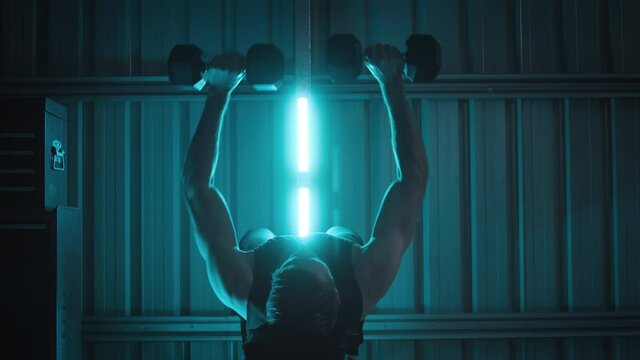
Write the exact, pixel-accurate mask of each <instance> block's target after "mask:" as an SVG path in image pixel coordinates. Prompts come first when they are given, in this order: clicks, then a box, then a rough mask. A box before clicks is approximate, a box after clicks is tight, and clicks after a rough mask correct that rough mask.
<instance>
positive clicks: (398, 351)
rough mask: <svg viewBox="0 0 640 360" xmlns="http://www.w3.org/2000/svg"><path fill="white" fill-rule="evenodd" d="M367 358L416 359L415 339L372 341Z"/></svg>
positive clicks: (375, 359) (374, 359)
mask: <svg viewBox="0 0 640 360" xmlns="http://www.w3.org/2000/svg"><path fill="white" fill-rule="evenodd" d="M367 355H368V356H367V359H371V360H377V359H415V358H416V354H415V342H414V341H372V342H371V344H369V346H368V353H367Z"/></svg>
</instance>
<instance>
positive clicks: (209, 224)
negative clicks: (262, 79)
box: [182, 54, 253, 318]
mask: <svg viewBox="0 0 640 360" xmlns="http://www.w3.org/2000/svg"><path fill="white" fill-rule="evenodd" d="M211 66H212V67H210V68H209V70H207V74H206V77H207V80H208V83H209V85H210V91H209V94H208V96H207V100H206V103H205V106H204V111H203V113H202V117H201V119H200V123H199V124H198V128H197V129H196V133H195V134H194V136H193V139H192V140H191V146H190V147H189V152H188V154H187V159H186V161H185V164H184V169H183V172H182V177H183V191H184V194H185V197H186V200H187V204H188V208H189V213H190V214H191V220H192V224H193V227H194V230H195V238H196V245H197V247H198V250H199V251H200V254H201V255H202V257H203V258H204V261H205V263H206V269H207V274H208V276H209V282H210V283H211V287H212V288H213V291H214V292H215V294H216V295H217V296H218V298H219V299H220V301H222V303H223V304H225V305H226V306H228V307H230V308H231V309H233V310H235V311H236V312H237V313H238V314H240V316H242V317H243V318H246V308H247V306H246V305H247V299H248V297H249V288H250V287H251V282H252V280H253V278H252V261H253V258H252V255H251V254H249V253H245V252H242V251H240V250H239V249H238V247H237V245H236V234H235V229H234V227H233V222H232V221H231V216H230V215H229V211H228V209H227V205H226V203H225V200H224V198H223V196H222V194H220V191H219V190H218V189H217V188H216V187H215V184H214V181H213V180H214V176H215V171H216V165H217V163H218V149H219V142H220V132H221V130H222V124H223V121H224V115H225V111H226V108H227V105H228V103H229V97H230V96H231V92H232V91H233V89H234V88H235V87H236V86H237V85H238V83H239V82H240V81H241V80H242V78H243V77H244V64H243V60H242V57H241V56H240V55H237V54H226V55H221V56H218V57H216V58H215V59H214V60H213V62H212V64H211Z"/></svg>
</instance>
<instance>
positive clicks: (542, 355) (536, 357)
mask: <svg viewBox="0 0 640 360" xmlns="http://www.w3.org/2000/svg"><path fill="white" fill-rule="evenodd" d="M514 343H515V346H516V354H517V358H518V359H527V360H547V359H549V360H554V359H561V358H562V354H561V353H560V352H559V351H558V348H559V345H558V343H559V341H558V340H556V339H526V340H516V341H514Z"/></svg>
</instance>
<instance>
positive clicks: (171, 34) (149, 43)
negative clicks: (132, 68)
mask: <svg viewBox="0 0 640 360" xmlns="http://www.w3.org/2000/svg"><path fill="white" fill-rule="evenodd" d="M139 1H140V14H141V16H140V56H141V64H142V68H141V69H140V74H141V75H157V74H166V68H167V65H166V61H167V56H168V54H169V52H170V51H171V48H172V47H173V46H174V45H175V44H180V43H184V42H186V41H187V28H188V26H187V22H188V18H187V16H186V15H187V11H186V6H185V4H186V3H184V2H180V1H171V0H159V1H156V0H139Z"/></svg>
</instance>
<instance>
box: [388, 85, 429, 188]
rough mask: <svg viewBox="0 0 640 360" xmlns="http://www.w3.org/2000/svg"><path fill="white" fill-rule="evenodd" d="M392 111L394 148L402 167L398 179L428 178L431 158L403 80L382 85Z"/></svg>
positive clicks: (389, 109) (399, 166) (399, 168)
mask: <svg viewBox="0 0 640 360" xmlns="http://www.w3.org/2000/svg"><path fill="white" fill-rule="evenodd" d="M381 90H382V95H383V98H384V101H385V104H386V106H387V110H388V112H389V124H390V126H391V147H392V149H393V154H394V157H395V160H396V165H397V169H398V180H400V181H402V180H414V179H415V180H422V181H425V180H426V176H427V171H428V170H427V157H426V153H425V146H424V142H423V141H422V136H421V134H420V129H419V127H418V123H417V121H416V119H415V116H414V114H413V111H412V110H411V107H410V105H409V101H408V100H407V98H406V96H405V93H404V89H403V85H402V82H401V80H400V79H396V80H391V81H388V82H386V83H384V84H381Z"/></svg>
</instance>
